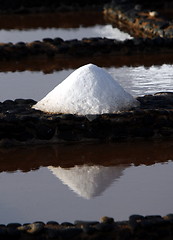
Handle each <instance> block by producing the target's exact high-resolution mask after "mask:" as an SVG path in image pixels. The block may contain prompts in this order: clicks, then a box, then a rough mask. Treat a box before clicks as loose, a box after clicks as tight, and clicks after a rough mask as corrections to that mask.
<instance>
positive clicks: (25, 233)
mask: <svg viewBox="0 0 173 240" xmlns="http://www.w3.org/2000/svg"><path fill="white" fill-rule="evenodd" d="M0 238H1V239H3V240H7V239H8V240H9V239H16V240H25V239H26V240H27V239H30V240H49V239H55V240H58V239H61V240H68V239H71V240H73V239H75V240H78V239H80V240H96V239H99V240H101V239H107V240H111V239H114V240H138V239H139V240H142V239H145V240H151V239H155V240H172V239H173V214H168V215H167V216H164V217H161V216H159V215H155V216H145V217H144V216H141V215H132V216H130V217H129V220H128V221H122V222H116V221H114V219H113V218H111V217H102V218H101V219H100V221H89V222H86V221H75V222H74V223H70V222H63V223H61V224H59V223H58V222H55V221H49V222H47V223H46V224H45V223H43V222H34V223H32V224H24V225H21V224H19V223H10V224H8V225H1V226H0Z"/></svg>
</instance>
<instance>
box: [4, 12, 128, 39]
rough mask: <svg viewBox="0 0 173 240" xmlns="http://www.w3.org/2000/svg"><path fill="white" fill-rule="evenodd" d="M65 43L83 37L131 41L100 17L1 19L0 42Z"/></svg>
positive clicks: (92, 14) (71, 15)
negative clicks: (64, 41) (58, 39)
mask: <svg viewBox="0 0 173 240" xmlns="http://www.w3.org/2000/svg"><path fill="white" fill-rule="evenodd" d="M47 37H49V38H56V37H60V38H62V39H64V40H70V39H79V40H81V39H82V38H85V37H89V38H90V37H106V38H116V39H118V40H125V39H130V38H131V36H130V35H129V34H127V33H124V32H122V31H120V30H119V29H117V28H113V27H112V25H111V24H107V23H106V22H105V20H104V18H103V15H102V14H101V13H96V12H83V13H81V12H75V13H65V14H62V13H56V14H45V15H43V14H38V15H33V14H32V15H21V16H20V15H19V16H17V15H12V16H11V15H9V16H0V42H12V43H17V42H20V41H23V42H32V41H35V40H42V39H43V38H47Z"/></svg>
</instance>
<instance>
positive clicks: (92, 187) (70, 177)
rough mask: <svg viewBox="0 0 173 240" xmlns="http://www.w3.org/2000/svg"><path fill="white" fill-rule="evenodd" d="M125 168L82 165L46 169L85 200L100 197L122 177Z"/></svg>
mask: <svg viewBox="0 0 173 240" xmlns="http://www.w3.org/2000/svg"><path fill="white" fill-rule="evenodd" d="M125 168H126V165H118V166H113V167H104V166H87V165H83V166H75V167H73V168H68V169H66V168H61V167H52V166H49V167H48V169H49V170H51V172H52V173H53V174H54V175H55V176H56V177H57V178H59V179H60V180H61V181H62V182H63V183H64V184H66V185H68V186H69V188H70V189H72V190H73V191H74V192H76V193H77V194H78V195H79V196H81V197H83V198H86V199H91V198H93V197H96V196H99V195H101V193H102V192H103V191H105V189H106V188H108V187H109V186H110V185H111V184H112V183H113V182H114V181H115V180H117V179H119V178H120V177H121V176H122V172H123V170H124V169H125Z"/></svg>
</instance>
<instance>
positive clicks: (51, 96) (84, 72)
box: [33, 64, 139, 115]
mask: <svg viewBox="0 0 173 240" xmlns="http://www.w3.org/2000/svg"><path fill="white" fill-rule="evenodd" d="M138 104H139V103H138V101H137V100H136V99H134V98H133V97H132V96H131V95H130V94H129V93H127V92H126V91H125V90H124V89H123V88H122V87H121V86H120V85H119V83H118V82H117V81H116V80H115V79H113V78H112V76H111V75H110V74H109V73H107V72H106V71H105V70H104V69H102V68H100V67H97V66H96V65H94V64H87V65H84V66H82V67H80V68H78V69H77V70H76V71H74V72H73V73H72V74H70V75H69V76H68V77H67V78H66V79H65V80H64V81H63V82H62V83H61V84H59V85H58V86H56V87H55V88H54V89H53V90H52V91H51V92H50V93H48V94H47V95H46V96H45V97H44V98H43V99H42V100H40V101H39V102H38V103H37V104H36V105H34V106H33V108H35V109H37V110H41V111H44V112H49V113H70V114H78V115H87V114H103V113H115V112H118V111H123V110H128V109H130V108H132V107H136V106H138Z"/></svg>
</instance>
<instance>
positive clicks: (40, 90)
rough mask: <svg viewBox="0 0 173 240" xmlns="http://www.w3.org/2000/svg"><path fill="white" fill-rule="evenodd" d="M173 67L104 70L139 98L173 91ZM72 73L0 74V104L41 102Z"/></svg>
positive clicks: (64, 71) (68, 71) (166, 65)
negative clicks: (4, 102) (7, 101)
mask: <svg viewBox="0 0 173 240" xmlns="http://www.w3.org/2000/svg"><path fill="white" fill-rule="evenodd" d="M172 69H173V66H172V65H168V64H164V65H161V66H152V67H148V68H145V67H143V66H140V67H120V68H115V67H114V68H106V70H107V71H108V72H109V73H110V74H111V75H112V76H113V78H114V79H117V80H118V81H119V83H120V84H121V85H122V86H123V87H124V88H125V89H126V90H127V91H128V92H130V93H131V94H132V95H134V96H140V95H145V94H153V93H155V92H160V91H161V92H163V91H173V87H172V84H173V70H172ZM73 71H74V70H72V69H69V70H62V71H56V72H54V73H51V74H44V73H42V72H30V71H25V72H14V73H11V72H7V73H0V86H1V89H0V101H4V100H6V99H16V98H32V99H34V100H36V101H38V100H40V99H41V98H43V97H44V96H45V95H46V94H47V93H48V92H49V91H51V90H52V89H53V88H54V87H55V86H56V85H58V84H59V83H61V82H62V81H63V80H64V79H65V78H66V77H67V76H68V75H69V74H70V73H72V72H73Z"/></svg>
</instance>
